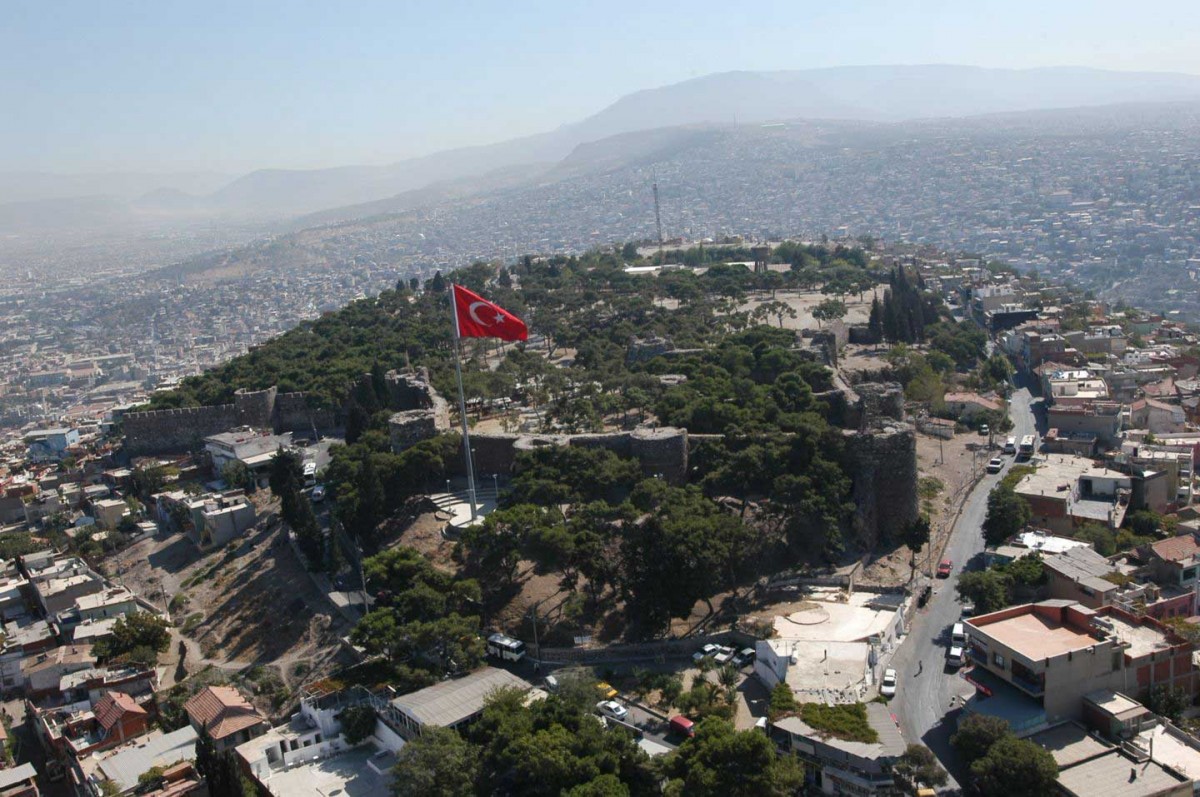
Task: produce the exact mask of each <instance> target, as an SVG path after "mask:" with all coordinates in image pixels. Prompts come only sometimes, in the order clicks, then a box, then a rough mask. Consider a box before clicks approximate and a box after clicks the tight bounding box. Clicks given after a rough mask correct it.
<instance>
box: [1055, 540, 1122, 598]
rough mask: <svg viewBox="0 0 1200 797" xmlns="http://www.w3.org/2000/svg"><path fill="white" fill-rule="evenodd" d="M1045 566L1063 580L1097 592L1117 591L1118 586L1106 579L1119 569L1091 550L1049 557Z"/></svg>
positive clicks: (1064, 552) (1067, 552)
mask: <svg viewBox="0 0 1200 797" xmlns="http://www.w3.org/2000/svg"><path fill="white" fill-rule="evenodd" d="M1045 565H1046V567H1047V569H1049V570H1052V571H1054V572H1055V573H1057V574H1058V575H1060V576H1062V577H1063V578H1067V579H1070V580H1071V581H1074V582H1076V583H1078V584H1081V585H1083V586H1085V587H1087V588H1088V589H1091V590H1094V591H1095V592H1100V593H1104V592H1111V591H1115V590H1116V589H1117V585H1116V584H1114V583H1113V582H1111V581H1109V580H1107V579H1106V578H1104V576H1105V575H1106V574H1108V573H1115V572H1117V568H1116V567H1114V566H1113V564H1112V562H1110V561H1108V560H1107V559H1105V558H1104V557H1103V556H1101V555H1100V554H1098V553H1096V552H1095V551H1093V550H1092V549H1091V548H1087V547H1083V548H1071V549H1069V550H1066V551H1063V552H1062V553H1060V554H1059V555H1058V556H1050V557H1047V558H1046V560H1045Z"/></svg>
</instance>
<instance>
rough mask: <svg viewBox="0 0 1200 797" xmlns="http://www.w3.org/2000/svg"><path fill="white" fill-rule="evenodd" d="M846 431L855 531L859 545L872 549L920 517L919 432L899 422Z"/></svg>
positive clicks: (896, 535)
mask: <svg viewBox="0 0 1200 797" xmlns="http://www.w3.org/2000/svg"><path fill="white" fill-rule="evenodd" d="M845 435H846V457H847V463H848V465H849V471H850V475H851V476H852V477H853V488H852V492H851V500H853V501H854V506H855V511H854V520H853V530H854V534H855V536H856V537H857V540H858V542H859V544H860V545H862V546H863V547H864V548H868V549H873V548H875V547H876V546H878V545H879V544H880V543H882V542H887V541H890V540H895V539H897V537H898V536H899V535H900V533H901V531H902V530H903V529H904V528H905V526H907V525H908V524H909V523H912V522H913V521H914V520H916V519H917V513H918V511H919V507H918V501H917V435H916V431H915V430H914V429H913V427H912V425H911V424H909V423H904V422H900V421H896V422H891V423H886V424H883V425H880V426H876V427H874V428H869V429H864V430H859V431H847V432H845Z"/></svg>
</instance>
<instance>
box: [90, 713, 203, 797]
mask: <svg viewBox="0 0 1200 797" xmlns="http://www.w3.org/2000/svg"><path fill="white" fill-rule="evenodd" d="M195 757H196V731H195V730H194V729H193V728H192V726H191V725H185V726H184V727H182V728H180V729H179V730H177V731H171V732H170V733H161V732H159V731H151V732H150V733H149V734H147V735H145V736H141V737H139V738H137V739H136V740H134V741H132V742H129V743H128V744H123V745H121V746H120V747H114V748H113V749H111V750H107V751H105V752H103V753H99V754H95V755H92V756H90V757H89V758H88V759H87V760H86V761H85V762H84V764H83V767H84V772H85V773H87V774H89V775H91V776H92V777H94V778H96V779H97V780H105V779H108V780H111V781H113V782H115V783H116V784H117V786H118V787H119V788H120V789H121V791H125V790H127V789H131V788H133V787H134V786H136V785H137V781H138V775H141V774H142V773H143V772H145V771H146V770H148V769H150V768H151V767H155V766H169V765H171V764H174V763H177V762H179V761H183V760H185V759H186V760H193V759H194V758H195Z"/></svg>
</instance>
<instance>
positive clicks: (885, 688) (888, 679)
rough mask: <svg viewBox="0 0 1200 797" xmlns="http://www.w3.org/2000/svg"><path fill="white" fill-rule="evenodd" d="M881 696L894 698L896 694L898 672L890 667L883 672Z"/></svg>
mask: <svg viewBox="0 0 1200 797" xmlns="http://www.w3.org/2000/svg"><path fill="white" fill-rule="evenodd" d="M879 694H881V695H883V696H884V697H892V696H894V695H895V694H896V671H895V670H893V669H892V668H891V667H888V668H887V669H886V670H884V671H883V680H882V681H880V683H879Z"/></svg>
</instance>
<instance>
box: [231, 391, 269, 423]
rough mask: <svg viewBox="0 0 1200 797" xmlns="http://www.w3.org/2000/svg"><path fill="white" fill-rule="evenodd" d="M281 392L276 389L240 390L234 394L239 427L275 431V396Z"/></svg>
mask: <svg viewBox="0 0 1200 797" xmlns="http://www.w3.org/2000/svg"><path fill="white" fill-rule="evenodd" d="M278 392H279V391H278V390H277V389H276V388H275V387H269V388H267V389H266V390H253V391H251V390H245V389H242V390H238V391H235V392H234V394H233V404H234V406H235V407H237V413H238V422H237V425H238V426H251V427H253V428H255V429H273V428H274V423H273V416H274V414H275V396H276V394H277V393H278Z"/></svg>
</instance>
